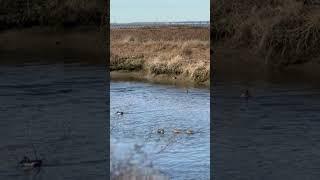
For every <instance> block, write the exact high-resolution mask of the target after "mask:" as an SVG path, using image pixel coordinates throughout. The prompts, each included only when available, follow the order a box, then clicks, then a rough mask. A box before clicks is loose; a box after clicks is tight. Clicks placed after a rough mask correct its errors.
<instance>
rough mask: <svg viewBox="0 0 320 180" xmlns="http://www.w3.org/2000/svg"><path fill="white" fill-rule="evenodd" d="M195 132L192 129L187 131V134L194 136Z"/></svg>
mask: <svg viewBox="0 0 320 180" xmlns="http://www.w3.org/2000/svg"><path fill="white" fill-rule="evenodd" d="M193 133H194V132H193V131H192V129H187V130H186V134H193Z"/></svg>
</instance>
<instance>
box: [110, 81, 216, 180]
mask: <svg viewBox="0 0 320 180" xmlns="http://www.w3.org/2000/svg"><path fill="white" fill-rule="evenodd" d="M209 97H210V96H209V90H207V89H196V88H191V89H189V93H186V89H184V88H177V87H174V86H165V85H157V84H147V83H138V82H112V83H111V89H110V100H111V101H110V103H111V109H110V116H111V150H112V151H113V153H112V156H116V158H115V159H116V160H119V159H122V160H123V159H124V161H125V160H126V158H125V157H127V156H128V155H130V154H132V153H136V151H134V147H135V145H138V146H136V147H139V146H140V147H139V148H138V149H139V151H142V152H144V153H143V158H141V157H140V158H138V160H136V159H134V160H135V162H134V163H135V164H138V166H145V167H150V166H151V165H150V164H152V167H153V168H154V169H157V170H159V171H160V172H161V173H163V174H164V175H166V176H168V177H170V178H171V179H179V180H180V179H181V180H189V179H209V174H210V169H209V165H210V133H209V132H210V110H209V108H210V106H209V105H210V104H209V102H210V99H209ZM117 111H123V112H124V114H123V115H122V116H121V115H120V116H119V115H117V114H116V112H117ZM158 128H164V130H165V133H164V134H163V135H160V134H157V132H156V131H157V129H158ZM173 128H179V129H188V128H191V129H192V130H193V131H194V132H195V133H194V134H192V135H187V134H174V133H173V132H172V129H173ZM141 159H142V160H141ZM126 162H127V161H126ZM111 163H116V162H114V161H113V162H111Z"/></svg>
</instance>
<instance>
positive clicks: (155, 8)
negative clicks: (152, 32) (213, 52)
mask: <svg viewBox="0 0 320 180" xmlns="http://www.w3.org/2000/svg"><path fill="white" fill-rule="evenodd" d="M110 16H111V17H110V18H111V23H128V22H162V21H209V20H210V0H111V1H110Z"/></svg>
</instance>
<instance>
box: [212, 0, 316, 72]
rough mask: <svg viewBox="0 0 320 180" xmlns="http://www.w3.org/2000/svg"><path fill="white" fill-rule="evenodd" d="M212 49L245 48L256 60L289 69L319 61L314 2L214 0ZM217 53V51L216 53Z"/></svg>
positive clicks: (306, 0)
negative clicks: (292, 66)
mask: <svg viewBox="0 0 320 180" xmlns="http://www.w3.org/2000/svg"><path fill="white" fill-rule="evenodd" d="M213 3H214V7H213V11H211V12H212V13H213V17H214V21H213V24H212V25H211V26H212V36H213V38H214V40H215V42H216V43H215V44H214V46H215V47H214V48H217V49H219V48H220V49H221V47H224V48H225V49H242V50H243V49H244V51H242V53H248V54H250V55H252V54H254V55H255V56H256V57H257V61H261V62H260V63H262V64H267V65H270V66H275V67H288V66H291V65H297V64H304V63H308V62H310V61H314V62H316V63H319V62H320V43H319V39H320V11H319V8H320V6H319V4H320V3H317V1H313V0H251V1H240V0H214V2H213ZM217 53H218V52H217Z"/></svg>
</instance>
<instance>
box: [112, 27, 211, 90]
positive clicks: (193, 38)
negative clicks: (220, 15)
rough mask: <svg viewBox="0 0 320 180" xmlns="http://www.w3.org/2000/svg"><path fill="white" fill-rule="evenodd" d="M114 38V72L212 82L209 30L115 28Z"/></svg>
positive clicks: (201, 82)
mask: <svg viewBox="0 0 320 180" xmlns="http://www.w3.org/2000/svg"><path fill="white" fill-rule="evenodd" d="M110 38H111V58H110V70H111V71H126V72H142V73H143V74H144V76H148V77H149V78H159V77H161V78H167V79H172V80H179V81H188V82H194V83H198V84H208V83H209V77H210V54H209V53H210V42H209V28H190V27H161V28H136V29H112V30H111V37H110Z"/></svg>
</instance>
